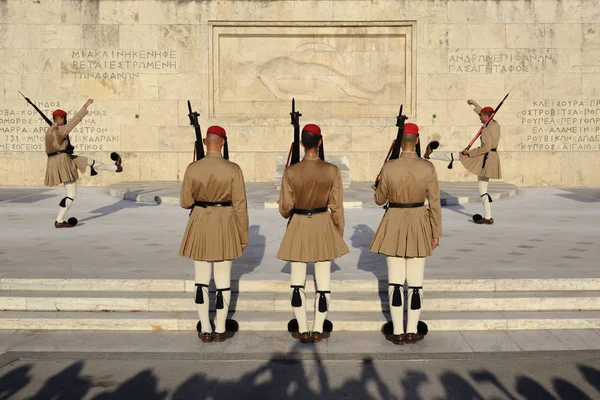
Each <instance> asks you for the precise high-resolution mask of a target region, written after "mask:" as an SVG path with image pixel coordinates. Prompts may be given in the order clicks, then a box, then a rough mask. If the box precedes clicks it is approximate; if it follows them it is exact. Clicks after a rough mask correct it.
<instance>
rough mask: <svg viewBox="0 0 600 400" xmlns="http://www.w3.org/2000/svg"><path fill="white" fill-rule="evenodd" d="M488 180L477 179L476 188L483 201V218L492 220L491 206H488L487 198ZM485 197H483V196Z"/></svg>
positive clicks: (481, 177)
mask: <svg viewBox="0 0 600 400" xmlns="http://www.w3.org/2000/svg"><path fill="white" fill-rule="evenodd" d="M489 182H490V178H484V177H483V176H480V177H478V178H477V188H478V189H479V196H481V199H482V200H483V210H484V211H485V216H484V218H486V219H490V218H492V205H491V204H490V198H489V197H488V196H489V195H488V184H489ZM484 195H485V196H484Z"/></svg>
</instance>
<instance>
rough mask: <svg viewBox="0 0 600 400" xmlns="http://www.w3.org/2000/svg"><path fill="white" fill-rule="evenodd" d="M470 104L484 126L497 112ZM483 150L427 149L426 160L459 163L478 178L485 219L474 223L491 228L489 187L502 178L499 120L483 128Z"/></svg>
mask: <svg viewBox="0 0 600 400" xmlns="http://www.w3.org/2000/svg"><path fill="white" fill-rule="evenodd" d="M467 104H469V105H472V106H474V108H473V111H475V113H476V114H477V115H479V120H480V121H481V123H485V122H486V121H487V120H488V118H489V117H490V116H491V115H492V113H493V112H494V109H493V108H492V107H483V108H481V106H480V105H479V104H477V102H475V101H474V100H467ZM480 139H481V146H479V147H477V148H475V149H470V150H463V151H462V152H461V153H437V152H436V153H434V154H432V150H431V149H430V148H429V147H428V148H427V151H426V152H425V156H424V157H425V158H426V159H432V160H444V161H454V160H455V159H457V158H458V159H459V160H460V162H461V163H462V165H463V166H464V167H465V168H466V169H467V170H468V171H470V172H472V173H473V174H475V175H477V177H478V178H477V187H478V189H479V196H480V197H481V199H482V200H483V209H484V212H485V216H484V217H481V215H479V214H475V215H474V216H473V221H474V222H475V223H476V224H487V225H491V224H493V223H494V218H492V207H491V204H490V203H491V202H492V197H491V196H490V195H489V194H488V185H489V182H490V179H500V178H502V172H501V169H500V157H499V156H498V152H497V150H498V145H499V143H500V124H499V123H498V122H496V120H495V119H494V120H492V121H490V123H489V124H488V126H486V127H485V128H483V130H482V132H481V137H480Z"/></svg>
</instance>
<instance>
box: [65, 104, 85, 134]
mask: <svg viewBox="0 0 600 400" xmlns="http://www.w3.org/2000/svg"><path fill="white" fill-rule="evenodd" d="M87 114H88V110H87V109H86V108H82V109H81V110H79V111H77V114H75V115H74V116H73V118H71V119H70V120H69V122H67V123H66V124H65V125H63V126H61V127H60V128H59V129H58V136H59V137H61V138H64V137H65V136H67V135H68V134H69V133H70V132H71V131H72V130H73V128H75V127H76V126H77V124H79V123H80V122H81V120H82V119H83V117H85V116H86V115H87Z"/></svg>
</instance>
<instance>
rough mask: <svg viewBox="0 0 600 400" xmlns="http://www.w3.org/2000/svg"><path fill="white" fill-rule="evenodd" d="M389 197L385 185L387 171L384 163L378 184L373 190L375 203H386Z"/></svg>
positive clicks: (379, 204)
mask: <svg viewBox="0 0 600 400" xmlns="http://www.w3.org/2000/svg"><path fill="white" fill-rule="evenodd" d="M388 198H389V192H388V187H387V173H386V168H385V165H384V167H383V169H382V170H381V177H380V179H379V185H378V186H377V190H376V191H375V204H377V205H378V206H382V205H384V204H385V203H387V201H388Z"/></svg>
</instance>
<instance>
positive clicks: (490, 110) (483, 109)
mask: <svg viewBox="0 0 600 400" xmlns="http://www.w3.org/2000/svg"><path fill="white" fill-rule="evenodd" d="M481 112H482V113H489V114H491V113H493V112H494V109H493V108H492V107H483V108H482V109H481Z"/></svg>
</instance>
